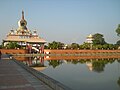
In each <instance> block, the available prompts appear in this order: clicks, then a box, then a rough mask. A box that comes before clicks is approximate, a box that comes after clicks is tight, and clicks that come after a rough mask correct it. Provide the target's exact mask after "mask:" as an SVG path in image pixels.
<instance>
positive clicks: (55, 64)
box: [48, 60, 62, 68]
mask: <svg viewBox="0 0 120 90" xmlns="http://www.w3.org/2000/svg"><path fill="white" fill-rule="evenodd" d="M48 62H49V65H50V66H52V67H53V68H56V67H57V66H59V65H60V64H62V61H61V60H50V61H48Z"/></svg>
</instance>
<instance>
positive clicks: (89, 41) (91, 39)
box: [86, 34, 94, 43]
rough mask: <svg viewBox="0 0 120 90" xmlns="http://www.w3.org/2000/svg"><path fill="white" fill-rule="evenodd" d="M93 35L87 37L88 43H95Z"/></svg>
mask: <svg viewBox="0 0 120 90" xmlns="http://www.w3.org/2000/svg"><path fill="white" fill-rule="evenodd" d="M93 40H94V39H93V35H92V34H90V35H89V36H87V38H86V43H93Z"/></svg>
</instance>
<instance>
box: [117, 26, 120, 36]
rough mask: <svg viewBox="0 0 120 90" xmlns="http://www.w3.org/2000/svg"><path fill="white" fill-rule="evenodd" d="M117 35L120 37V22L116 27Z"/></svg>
mask: <svg viewBox="0 0 120 90" xmlns="http://www.w3.org/2000/svg"><path fill="white" fill-rule="evenodd" d="M116 33H117V36H119V37H120V24H118V27H117V29H116Z"/></svg>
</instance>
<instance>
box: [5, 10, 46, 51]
mask: <svg viewBox="0 0 120 90" xmlns="http://www.w3.org/2000/svg"><path fill="white" fill-rule="evenodd" d="M9 42H17V44H19V45H20V46H21V47H25V49H28V50H29V53H32V51H34V52H39V53H43V52H44V44H45V43H46V41H45V40H44V39H43V38H41V37H39V36H38V34H37V31H36V30H34V31H33V32H31V31H30V30H29V29H28V28H27V21H26V20H25V18H24V12H23V11H22V18H21V19H20V20H19V21H18V29H16V30H11V31H10V32H9V33H8V35H7V36H6V38H5V39H3V43H4V46H6V45H7V44H8V43H9Z"/></svg>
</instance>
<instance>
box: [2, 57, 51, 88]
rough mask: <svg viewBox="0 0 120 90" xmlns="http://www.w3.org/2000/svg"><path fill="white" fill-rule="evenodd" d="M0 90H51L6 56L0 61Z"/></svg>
mask: <svg viewBox="0 0 120 90" xmlns="http://www.w3.org/2000/svg"><path fill="white" fill-rule="evenodd" d="M0 90H52V89H51V88H49V87H48V86H47V85H46V84H44V83H43V82H41V81H40V80H38V79H37V78H36V77H35V76H33V75H32V74H31V73H29V72H28V71H26V70H25V69H23V68H22V67H21V66H19V65H18V64H17V63H15V62H14V61H12V60H9V58H8V56H7V55H2V57H1V59H0Z"/></svg>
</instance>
